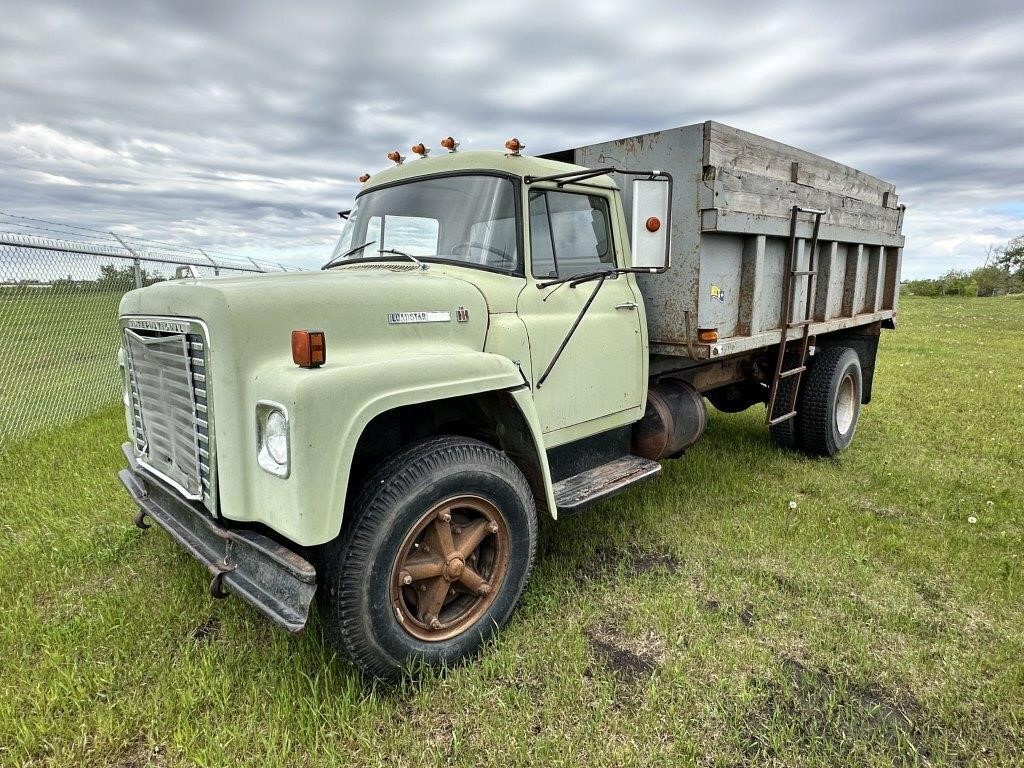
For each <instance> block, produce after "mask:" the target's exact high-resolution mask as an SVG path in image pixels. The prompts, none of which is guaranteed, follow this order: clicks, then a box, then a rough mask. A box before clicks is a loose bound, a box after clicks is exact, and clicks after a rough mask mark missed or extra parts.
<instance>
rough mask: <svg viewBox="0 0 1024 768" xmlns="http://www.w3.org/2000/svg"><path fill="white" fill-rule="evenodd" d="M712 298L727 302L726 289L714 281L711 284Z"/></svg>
mask: <svg viewBox="0 0 1024 768" xmlns="http://www.w3.org/2000/svg"><path fill="white" fill-rule="evenodd" d="M711 298H712V299H717V300H718V301H720V302H722V303H723V304H725V291H724V290H723V289H722V288H721V287H719V286H717V285H715V284H714V283H712V284H711Z"/></svg>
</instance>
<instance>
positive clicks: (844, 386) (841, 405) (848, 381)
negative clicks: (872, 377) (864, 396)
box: [836, 373, 857, 435]
mask: <svg viewBox="0 0 1024 768" xmlns="http://www.w3.org/2000/svg"><path fill="white" fill-rule="evenodd" d="M856 415H857V386H856V384H855V383H854V381H853V374H852V373H847V374H846V375H845V376H843V380H842V381H840V382H839V392H838V393H836V430H837V431H838V432H839V434H840V435H845V434H846V433H847V432H849V431H850V428H851V427H852V426H853V420H854V418H855V417H856Z"/></svg>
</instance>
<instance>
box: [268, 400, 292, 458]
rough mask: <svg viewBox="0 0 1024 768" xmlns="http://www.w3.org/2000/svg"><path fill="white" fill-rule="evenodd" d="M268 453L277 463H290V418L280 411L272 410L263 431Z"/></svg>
mask: <svg viewBox="0 0 1024 768" xmlns="http://www.w3.org/2000/svg"><path fill="white" fill-rule="evenodd" d="M263 440H264V441H265V442H266V444H267V453H269V454H270V458H272V459H273V460H274V461H275V462H276V463H277V464H287V463H288V419H286V418H285V417H284V414H283V413H281V412H280V411H271V412H270V415H269V416H267V426H266V429H265V430H264V432H263Z"/></svg>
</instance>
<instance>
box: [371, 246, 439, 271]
mask: <svg viewBox="0 0 1024 768" xmlns="http://www.w3.org/2000/svg"><path fill="white" fill-rule="evenodd" d="M377 253H393V254H395V255H396V256H405V258H407V259H409V260H411V261H412V262H413V263H414V264H415V265H416V266H418V267H419V268H420V269H426V268H427V266H428V265H426V264H424V263H423V262H422V261H420V260H419V259H417V258H416V257H415V256H413V255H412V254H411V253H406V252H405V251H400V250H398V249H397V248H385V249H383V250H380V251H377Z"/></svg>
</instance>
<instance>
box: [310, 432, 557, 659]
mask: <svg viewBox="0 0 1024 768" xmlns="http://www.w3.org/2000/svg"><path fill="white" fill-rule="evenodd" d="M351 514H352V515H353V518H352V519H351V520H350V521H348V522H347V523H346V527H345V529H344V531H343V533H342V535H341V536H340V537H339V538H338V540H337V541H336V542H334V543H332V544H331V545H328V547H327V549H326V551H325V553H324V557H323V558H322V560H323V563H324V564H323V567H322V568H323V574H324V576H323V579H322V586H321V589H320V590H319V591H318V593H317V594H318V598H319V601H320V608H321V614H322V617H323V624H324V628H325V634H326V636H327V639H328V640H329V641H330V642H331V644H332V645H333V646H334V647H335V648H336V649H337V650H338V651H340V652H341V653H342V654H344V655H345V656H347V657H348V658H350V659H351V660H352V661H353V662H354V663H355V664H356V666H358V667H359V668H360V669H361V670H363V671H364V672H366V673H368V674H370V675H373V676H376V677H381V678H394V677H396V676H398V675H399V674H400V673H401V670H402V667H403V665H406V664H408V663H409V662H412V661H417V660H418V661H423V662H425V663H427V664H431V665H449V664H453V663H455V662H457V661H458V660H460V659H462V658H464V657H466V656H468V655H470V654H472V653H474V652H475V651H476V650H477V649H478V648H479V647H480V646H481V644H482V643H484V642H485V641H486V640H488V639H489V638H490V637H491V636H493V634H494V633H495V632H496V631H497V629H498V628H499V627H501V626H502V625H503V624H504V623H505V621H506V620H507V619H508V617H509V616H510V615H511V613H512V610H513V609H514V608H515V605H516V603H517V602H518V600H519V597H520V595H521V594H522V591H523V588H524V587H525V585H526V580H527V578H528V576H529V573H530V569H531V567H532V565H533V558H534V552H535V549H536V539H537V516H536V508H535V506H534V501H533V494H532V493H531V491H530V488H529V485H528V484H527V482H526V479H525V478H524V477H523V475H522V473H521V472H520V471H519V469H518V468H517V467H516V466H515V465H514V464H513V463H512V462H511V461H510V460H509V459H508V457H507V456H505V454H503V453H502V452H501V451H498V450H496V449H495V448H492V447H491V446H489V445H487V444H485V443H482V442H479V441H477V440H470V439H468V438H461V437H440V438H431V439H429V440H425V441H423V442H420V443H417V444H414V445H411V446H409V447H407V448H405V449H403V450H401V451H399V452H398V453H397V454H396V455H395V456H393V457H392V458H390V459H388V460H387V461H385V462H384V463H383V464H381V466H380V467H378V469H377V470H376V471H375V472H374V474H373V475H372V476H371V477H370V478H369V480H368V481H367V482H366V484H365V485H364V487H363V490H362V492H361V493H360V494H359V496H358V497H357V500H356V501H355V503H354V505H353V507H352V512H351Z"/></svg>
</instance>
